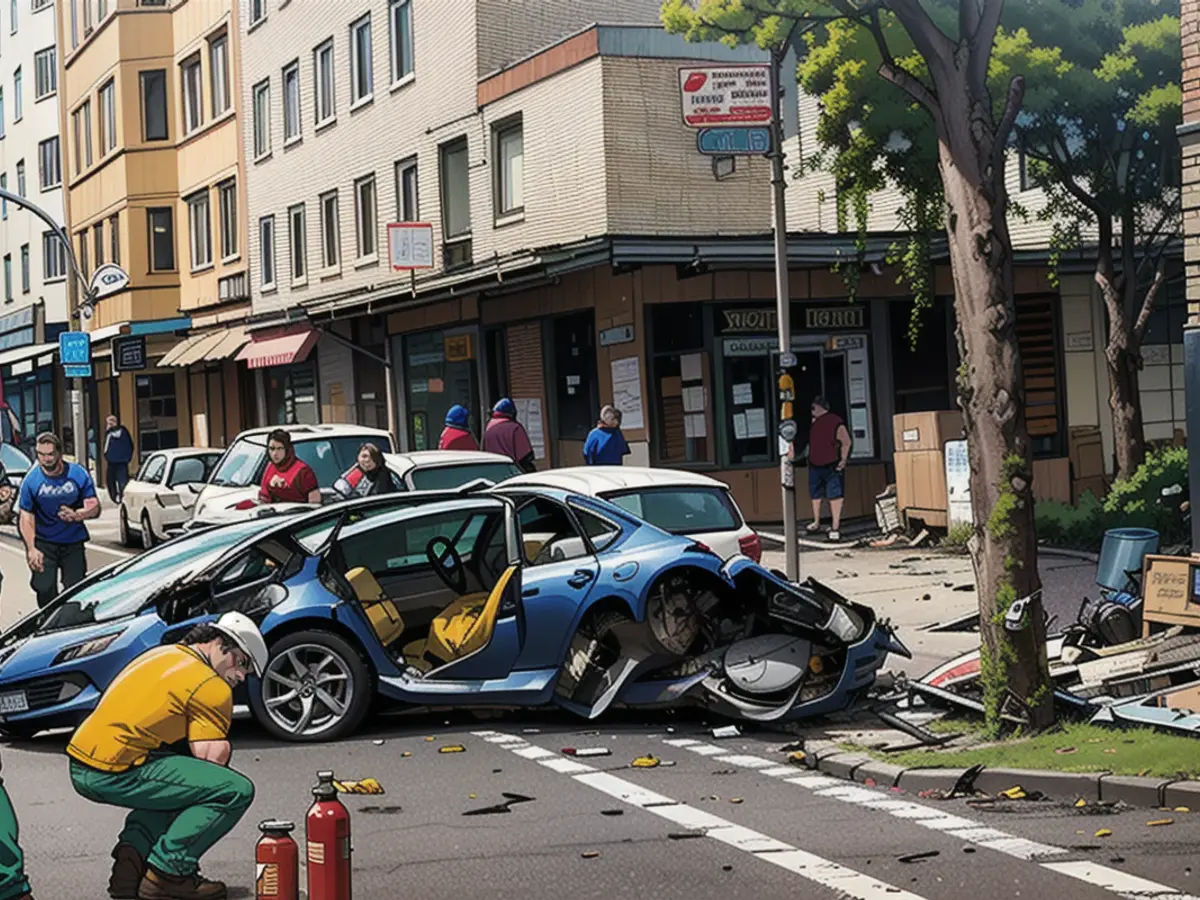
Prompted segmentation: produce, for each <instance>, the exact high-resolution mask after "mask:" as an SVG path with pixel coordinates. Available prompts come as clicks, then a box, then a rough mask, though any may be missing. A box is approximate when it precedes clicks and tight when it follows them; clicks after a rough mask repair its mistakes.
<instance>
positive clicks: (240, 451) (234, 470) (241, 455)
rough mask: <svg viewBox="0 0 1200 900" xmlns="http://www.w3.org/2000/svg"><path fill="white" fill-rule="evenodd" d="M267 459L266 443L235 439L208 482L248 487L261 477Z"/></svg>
mask: <svg viewBox="0 0 1200 900" xmlns="http://www.w3.org/2000/svg"><path fill="white" fill-rule="evenodd" d="M266 461H267V445H266V444H258V443H255V442H253V441H249V440H240V441H236V442H235V443H234V445H233V446H232V447H230V448H229V449H228V450H227V451H226V452H225V456H224V457H223V458H222V459H221V463H220V465H218V466H217V468H216V471H214V472H213V474H212V479H211V480H210V481H209V484H219V485H222V486H225V487H248V486H249V485H252V484H257V483H258V479H261V478H262V469H263V467H264V466H265V465H266Z"/></svg>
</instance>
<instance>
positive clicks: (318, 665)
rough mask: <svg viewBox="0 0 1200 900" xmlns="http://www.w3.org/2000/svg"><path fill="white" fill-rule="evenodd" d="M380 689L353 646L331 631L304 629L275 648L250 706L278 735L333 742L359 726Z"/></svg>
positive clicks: (291, 635) (276, 736)
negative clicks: (376, 688)
mask: <svg viewBox="0 0 1200 900" xmlns="http://www.w3.org/2000/svg"><path fill="white" fill-rule="evenodd" d="M374 692H375V691H374V686H373V684H372V679H371V672H370V670H369V669H368V668H367V664H366V662H365V661H364V660H363V658H362V656H361V655H360V654H359V653H358V651H357V650H356V649H355V648H354V646H353V645H351V644H350V643H349V642H348V641H346V640H345V639H344V638H342V637H340V636H338V635H336V634H331V633H330V632H327V631H301V632H297V633H295V634H289V635H287V636H286V637H284V638H283V639H282V640H280V641H279V642H278V643H276V644H274V645H273V646H272V647H271V657H270V661H269V662H268V663H267V670H266V672H264V673H263V677H262V678H261V679H260V680H259V683H258V686H257V688H254V687H252V688H251V690H250V691H249V697H250V709H251V711H252V712H253V713H254V718H255V719H257V720H258V722H259V723H260V724H261V725H262V726H263V728H265V729H266V730H267V731H268V732H269V733H270V734H271V736H272V737H275V738H278V739H280V740H284V741H297V742H311V741H332V740H337V739H338V738H340V737H343V736H345V735H347V734H349V733H351V732H352V731H354V729H356V728H357V727H358V726H359V724H360V723H361V722H362V720H363V717H364V716H365V715H366V714H367V711H368V710H369V709H370V706H371V698H372V696H373V695H374Z"/></svg>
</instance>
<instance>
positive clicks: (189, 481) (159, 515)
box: [117, 447, 221, 549]
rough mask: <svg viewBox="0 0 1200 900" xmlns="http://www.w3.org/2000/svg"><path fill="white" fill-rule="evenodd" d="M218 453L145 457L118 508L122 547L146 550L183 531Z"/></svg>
mask: <svg viewBox="0 0 1200 900" xmlns="http://www.w3.org/2000/svg"><path fill="white" fill-rule="evenodd" d="M220 458H221V451H220V450H214V449H212V448H211V447H180V448H178V449H174V450H160V451H159V452H158V453H152V454H150V456H148V457H146V461H145V462H143V463H142V465H141V466H140V467H139V468H138V473H137V475H135V476H134V477H133V478H131V479H130V480H129V483H128V484H126V485H125V493H124V494H123V495H122V497H121V502H120V503H119V504H118V505H117V518H118V521H119V523H120V536H121V543H122V544H124V545H125V546H126V547H134V546H141V547H144V548H146V549H149V548H151V547H153V546H154V545H155V544H157V543H158V542H159V541H164V540H167V539H168V538H170V537H172V536H173V535H174V534H176V533H178V532H179V531H180V530H182V528H183V525H184V524H185V523H186V522H187V521H188V519H190V518H191V516H192V507H193V506H195V504H196V498H197V496H198V495H199V494H200V491H201V490H202V489H203V488H204V484H205V482H207V481H208V476H209V475H211V474H212V471H213V468H214V467H215V466H216V464H217V460H219V459H220Z"/></svg>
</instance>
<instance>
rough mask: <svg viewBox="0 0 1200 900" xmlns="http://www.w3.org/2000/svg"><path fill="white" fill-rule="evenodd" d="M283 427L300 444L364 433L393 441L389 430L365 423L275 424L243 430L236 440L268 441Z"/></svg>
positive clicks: (363, 434)
mask: <svg viewBox="0 0 1200 900" xmlns="http://www.w3.org/2000/svg"><path fill="white" fill-rule="evenodd" d="M279 429H282V430H284V431H286V432H287V433H288V434H290V435H291V436H292V442H293V443H296V444H299V443H302V442H304V441H315V440H320V439H321V438H330V437H353V436H354V435H362V436H363V437H386V438H387V439H388V443H389V444H390V443H391V442H392V436H391V434H389V433H388V432H386V431H384V430H383V429H380V428H367V427H366V426H363V425H346V424H342V423H337V424H330V425H273V426H270V427H263V428H247V429H246V430H245V431H243V432H241V433H240V434H239V435H238V436H237V437H236V438H234V440H235V441H240V440H250V441H252V442H253V443H256V444H257V443H263V444H265V443H266V439H267V435H269V434H270V433H271V432H272V431H277V430H279Z"/></svg>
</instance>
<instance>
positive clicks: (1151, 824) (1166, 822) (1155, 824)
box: [1146, 819, 1175, 828]
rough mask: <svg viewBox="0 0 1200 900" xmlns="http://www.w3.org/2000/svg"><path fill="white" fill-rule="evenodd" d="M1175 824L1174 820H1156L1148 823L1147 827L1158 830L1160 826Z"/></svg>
mask: <svg viewBox="0 0 1200 900" xmlns="http://www.w3.org/2000/svg"><path fill="white" fill-rule="evenodd" d="M1174 824H1175V820H1174V819H1154V820H1153V821H1151V822H1147V823H1146V825H1147V826H1149V827H1150V828H1157V827H1158V826H1160V825H1174Z"/></svg>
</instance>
